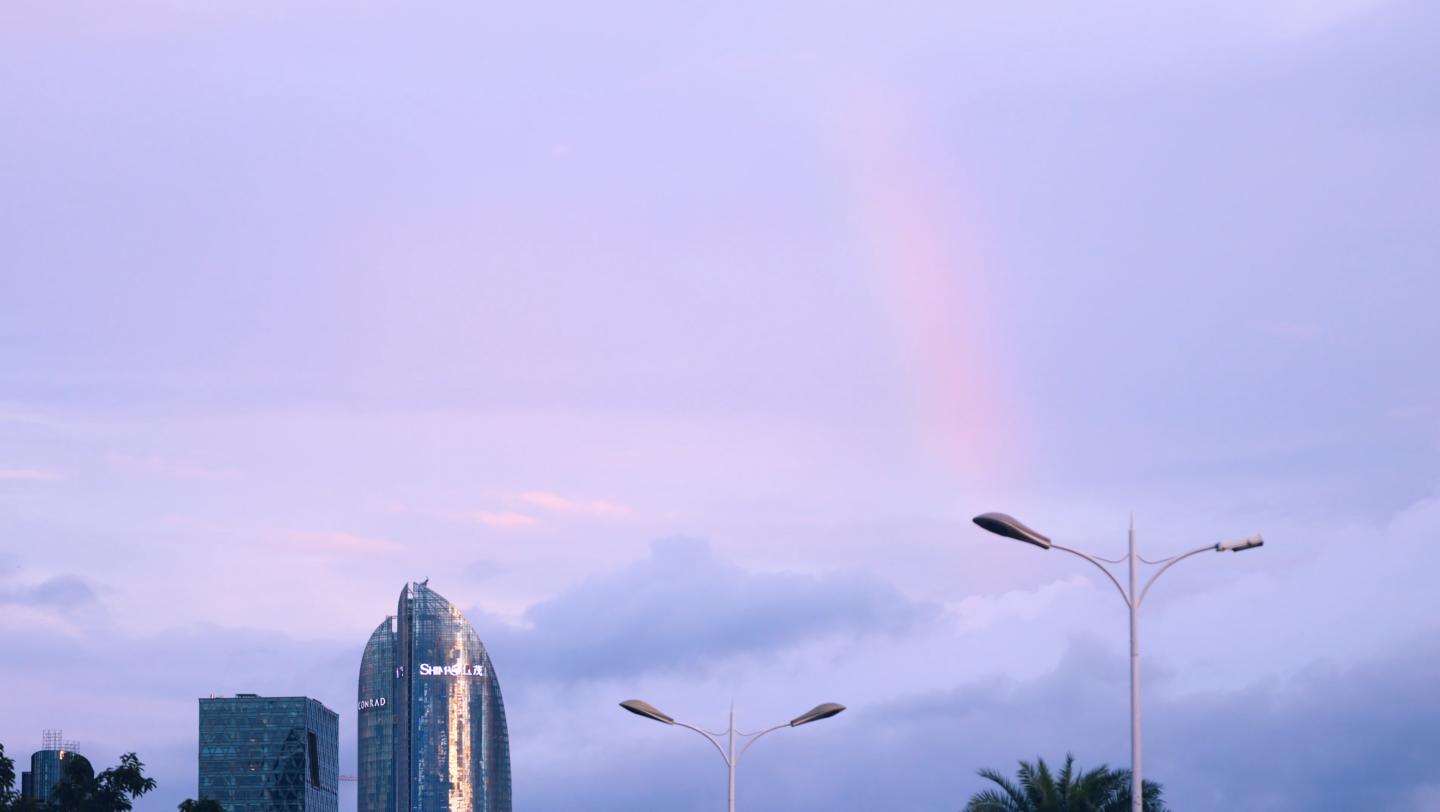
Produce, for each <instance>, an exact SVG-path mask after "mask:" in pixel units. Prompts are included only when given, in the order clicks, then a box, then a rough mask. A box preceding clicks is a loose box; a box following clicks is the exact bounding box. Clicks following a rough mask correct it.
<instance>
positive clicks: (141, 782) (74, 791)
mask: <svg viewBox="0 0 1440 812" xmlns="http://www.w3.org/2000/svg"><path fill="white" fill-rule="evenodd" d="M64 765H65V766H64V767H63V768H62V770H61V775H60V780H59V781H58V782H57V783H56V784H55V786H54V788H53V789H52V790H51V793H50V801H51V802H50V804H49V805H48V806H47V808H48V809H53V810H58V812H130V810H132V809H134V808H135V799H136V798H139V797H140V796H141V795H144V794H145V793H147V792H149V791H150V790H152V789H155V779H153V778H147V777H145V765H144V764H142V763H141V762H140V759H139V758H137V757H136V756H135V754H134V753H126V754H125V755H123V756H121V757H120V763H119V764H118V765H117V766H114V767H111V768H110V769H108V770H105V771H104V772H102V773H100V774H99V775H96V774H95V768H94V767H91V766H90V761H89V760H88V759H86V758H85V757H84V756H82V755H79V754H78V753H77V754H76V755H75V757H74V758H66V759H65V761H64ZM39 808H41V807H40V806H39V805H37V804H36V803H35V802H34V801H33V800H32V799H30V798H22V797H20V794H19V793H18V792H16V791H15V760H14V759H12V758H9V757H8V756H6V755H5V746H4V745H0V812H32V810H37V809H39ZM198 812H214V811H213V810H208V809H202V810H198Z"/></svg>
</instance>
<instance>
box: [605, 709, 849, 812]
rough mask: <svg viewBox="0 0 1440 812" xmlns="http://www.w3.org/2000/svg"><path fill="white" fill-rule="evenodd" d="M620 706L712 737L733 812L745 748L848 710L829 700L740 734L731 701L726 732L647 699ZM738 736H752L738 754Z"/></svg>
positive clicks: (706, 736) (745, 737)
mask: <svg viewBox="0 0 1440 812" xmlns="http://www.w3.org/2000/svg"><path fill="white" fill-rule="evenodd" d="M620 707H622V708H624V709H625V710H628V711H630V712H631V713H633V714H636V715H637V716H644V717H645V718H646V719H654V720H655V721H657V722H664V723H665V724H667V725H679V726H680V727H688V728H690V729H691V730H693V731H695V732H696V733H699V734H700V735H702V736H704V737H705V738H707V739H709V740H710V743H711V744H713V745H715V749H717V750H719V751H720V757H721V758H723V759H725V766H726V767H729V768H730V812H735V765H736V763H738V762H739V761H740V757H741V756H743V755H745V751H746V750H749V749H750V745H752V744H754V743H755V742H756V740H758V739H759V738H760V737H761V736H764V735H765V734H766V733H769V732H770V731H772V730H779V729H780V728H782V727H799V726H801V725H806V724H809V723H811V722H818V721H820V720H821V719H829V718H830V717H831V716H834V715H835V714H837V713H839V712H840V711H843V710H845V706H844V705H837V704H835V703H834V702H826V703H825V704H823V705H816V706H815V707H813V708H811V709H810V710H808V711H806V712H804V713H802V714H800V715H799V716H796V717H795V718H794V719H791V720H790V721H788V722H786V723H784V724H780V725H776V726H774V727H767V728H765V729H764V730H761V731H758V732H756V733H739V732H737V731H736V730H735V703H733V702H732V703H730V729H729V730H728V731H725V732H723V733H711V732H710V731H708V730H701V729H700V728H698V727H695V726H694V725H687V724H685V723H684V722H677V721H675V720H674V719H673V718H671V717H669V716H667V715H665V714H663V713H661V712H660V711H658V710H656V709H655V706H654V705H651V704H650V703H648V702H641V701H640V700H638V699H627V700H625V701H624V702H621V703H620ZM721 736H726V737H728V740H729V741H728V744H729V748H730V749H729V752H728V753H727V752H726V749H725V747H723V746H721V744H720V737H721ZM736 736H739V737H740V738H742V739H749V741H747V742H745V746H743V747H741V748H740V752H739V753H736V752H735V737H736Z"/></svg>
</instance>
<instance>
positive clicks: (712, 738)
mask: <svg viewBox="0 0 1440 812" xmlns="http://www.w3.org/2000/svg"><path fill="white" fill-rule="evenodd" d="M675 725H676V726H678V727H688V728H690V729H691V730H693V731H695V732H696V733H699V734H700V735H701V736H704V737H705V738H706V739H707V740H708V741H709V742H710V743H711V744H713V745H715V749H716V750H719V751H720V757H721V758H723V759H725V764H726V765H727V766H728V765H729V764H730V755H729V754H728V753H726V752H725V748H724V747H721V746H720V739H719V736H720V734H718V733H711V732H710V731H708V730H701V729H700V728H698V727H696V726H694V725H687V724H685V723H684V722H679V721H677V722H675ZM767 732H768V731H767ZM740 752H742V753H743V752H745V751H744V750H741V751H740ZM735 760H736V761H737V762H738V761H739V760H740V757H739V756H736V757H735Z"/></svg>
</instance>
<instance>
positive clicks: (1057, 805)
mask: <svg viewBox="0 0 1440 812" xmlns="http://www.w3.org/2000/svg"><path fill="white" fill-rule="evenodd" d="M980 775H981V776H982V777H984V778H988V779H990V780H991V781H994V782H995V783H996V784H998V785H999V786H1000V789H998V790H996V789H987V790H985V791H983V792H977V793H975V795H973V796H971V798H970V802H969V803H967V804H965V809H964V812H1129V809H1130V771H1129V770H1112V769H1110V768H1109V767H1107V766H1105V765H1104V764H1102V765H1100V766H1099V767H1096V768H1095V769H1093V770H1090V771H1089V772H1084V771H1082V770H1079V769H1076V767H1075V756H1074V755H1072V754H1069V753H1067V754H1065V766H1064V767H1062V768H1061V769H1060V772H1059V773H1052V772H1051V771H1050V767H1049V765H1047V764H1046V763H1045V759H1043V758H1036V759H1035V763H1034V764H1031V763H1030V762H1028V761H1022V762H1020V769H1019V770H1018V771H1017V772H1016V774H1015V782H1014V783H1011V782H1010V780H1009V779H1008V778H1006V777H1005V776H1003V775H1001V774H1000V772H999V771H997V770H991V769H988V768H986V769H983V770H980ZM1142 786H1143V788H1144V789H1143V793H1144V809H1145V812H1169V809H1168V808H1167V807H1166V806H1165V802H1164V801H1163V800H1162V799H1161V797H1160V794H1161V787H1160V785H1159V784H1157V783H1155V782H1154V781H1146V782H1144V784H1142Z"/></svg>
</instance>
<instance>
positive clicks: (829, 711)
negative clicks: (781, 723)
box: [790, 702, 845, 727]
mask: <svg viewBox="0 0 1440 812" xmlns="http://www.w3.org/2000/svg"><path fill="white" fill-rule="evenodd" d="M843 710H845V706H844V705H837V704H836V703H834V702H826V703H825V704H824V705H816V706H815V707H813V708H811V709H810V710H808V711H805V712H804V713H802V714H800V715H799V716H796V717H795V718H794V719H791V720H790V726H791V727H799V726H801V725H804V724H809V723H810V722H818V721H820V720H821V719H829V718H830V717H831V716H834V715H835V714H837V713H839V712H840V711H843Z"/></svg>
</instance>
